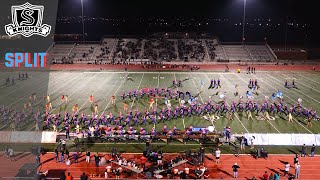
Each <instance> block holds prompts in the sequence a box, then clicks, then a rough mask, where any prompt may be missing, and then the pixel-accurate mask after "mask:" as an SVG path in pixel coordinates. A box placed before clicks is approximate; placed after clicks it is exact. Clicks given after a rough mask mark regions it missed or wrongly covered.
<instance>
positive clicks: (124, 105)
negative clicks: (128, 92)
mask: <svg viewBox="0 0 320 180" xmlns="http://www.w3.org/2000/svg"><path fill="white" fill-rule="evenodd" d="M123 110H124V111H125V112H127V111H128V104H127V103H125V102H124V103H123Z"/></svg>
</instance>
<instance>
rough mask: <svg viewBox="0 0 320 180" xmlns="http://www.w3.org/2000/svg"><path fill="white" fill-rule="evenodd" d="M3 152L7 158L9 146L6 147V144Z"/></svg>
mask: <svg viewBox="0 0 320 180" xmlns="http://www.w3.org/2000/svg"><path fill="white" fill-rule="evenodd" d="M4 154H5V155H6V157H7V158H9V148H8V146H6V147H5V148H4Z"/></svg>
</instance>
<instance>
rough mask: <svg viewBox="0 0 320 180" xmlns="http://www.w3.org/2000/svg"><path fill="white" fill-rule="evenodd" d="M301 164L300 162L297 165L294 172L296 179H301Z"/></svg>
mask: <svg viewBox="0 0 320 180" xmlns="http://www.w3.org/2000/svg"><path fill="white" fill-rule="evenodd" d="M300 167H301V166H300V163H299V162H298V163H297V164H295V167H294V171H295V178H297V179H299V177H300Z"/></svg>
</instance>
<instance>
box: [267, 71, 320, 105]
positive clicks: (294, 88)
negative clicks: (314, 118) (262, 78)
mask: <svg viewBox="0 0 320 180" xmlns="http://www.w3.org/2000/svg"><path fill="white" fill-rule="evenodd" d="M267 76H269V77H271V78H273V79H274V80H276V81H278V82H280V83H284V82H281V81H280V80H278V79H277V78H274V77H272V76H270V75H268V74H267ZM293 90H295V91H297V92H299V93H301V94H303V95H305V96H306V97H308V98H310V99H312V100H313V101H315V102H317V103H319V104H320V101H318V100H316V99H314V98H312V97H310V96H309V95H307V94H305V93H303V92H301V91H300V90H298V89H296V88H293Z"/></svg>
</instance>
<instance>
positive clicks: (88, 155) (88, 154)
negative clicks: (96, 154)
mask: <svg viewBox="0 0 320 180" xmlns="http://www.w3.org/2000/svg"><path fill="white" fill-rule="evenodd" d="M86 163H90V151H87V152H86Z"/></svg>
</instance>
